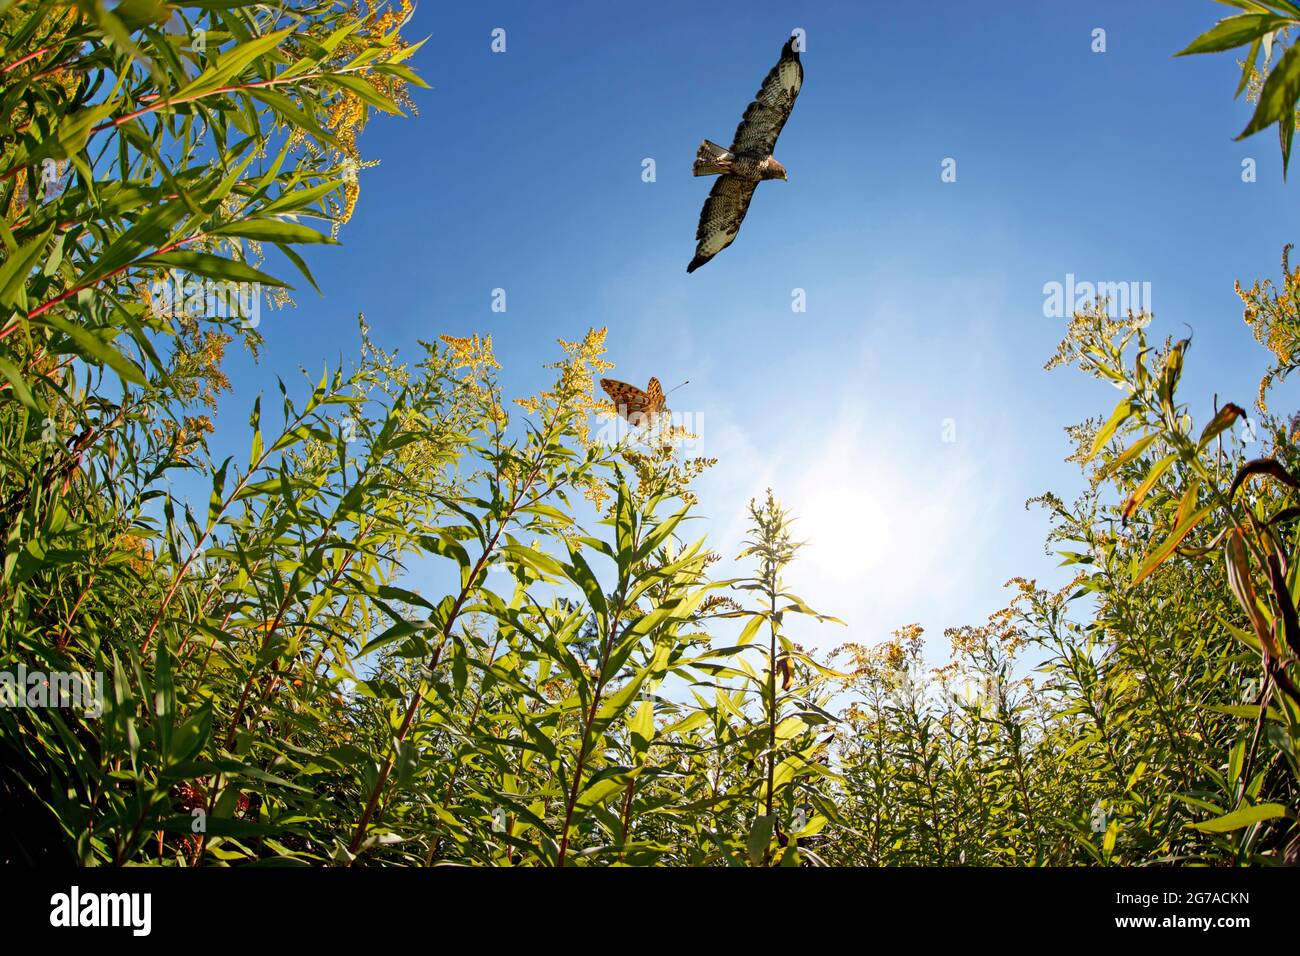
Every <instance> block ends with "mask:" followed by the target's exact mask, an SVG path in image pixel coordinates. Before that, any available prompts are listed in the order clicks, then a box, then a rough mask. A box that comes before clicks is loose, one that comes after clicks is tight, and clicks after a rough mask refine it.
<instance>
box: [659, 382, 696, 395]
mask: <svg viewBox="0 0 1300 956" xmlns="http://www.w3.org/2000/svg"><path fill="white" fill-rule="evenodd" d="M690 384H691V380H690V379H689V378H688V379H687V380H686V381H684V382H682V385H690ZM682 385H674V386H673V387H672V388H670V389H668V391H666V392H664V395H671V394H672V393H673V392H675V391H677V390H678V389H679V388H681V387H682Z"/></svg>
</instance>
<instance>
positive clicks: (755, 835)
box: [745, 816, 776, 866]
mask: <svg viewBox="0 0 1300 956" xmlns="http://www.w3.org/2000/svg"><path fill="white" fill-rule="evenodd" d="M775 826H776V817H770V816H762V817H756V818H755V819H754V825H753V826H752V827H750V829H749V837H748V839H746V840H745V851H746V852H747V853H748V854H749V863H750V865H751V866H762V865H763V860H764V859H765V858H766V857H767V849H768V847H769V846H770V845H771V843H772V830H773V828H774V827H775Z"/></svg>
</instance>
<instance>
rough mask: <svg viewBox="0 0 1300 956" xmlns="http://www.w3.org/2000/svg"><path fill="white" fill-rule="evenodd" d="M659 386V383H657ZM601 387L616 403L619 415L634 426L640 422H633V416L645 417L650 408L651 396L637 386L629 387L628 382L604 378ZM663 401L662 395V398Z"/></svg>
mask: <svg viewBox="0 0 1300 956" xmlns="http://www.w3.org/2000/svg"><path fill="white" fill-rule="evenodd" d="M656 384H658V383H656ZM600 387H601V388H603V389H604V390H605V394H606V395H608V396H609V397H610V399H611V400H612V401H613V402H614V407H615V408H616V409H617V410H618V413H619V414H620V415H622V416H623V417H624V418H626V419H627V420H628V421H630V422H632V423H633V424H634V425H635V424H639V421H633V418H632V416H634V415H636V416H638V417H639V416H643V415H645V413H646V410H647V409H648V408H649V406H650V396H649V395H647V394H646V393H645V392H643V391H641V389H639V388H637V387H636V386H635V385H629V384H628V383H627V382H620V381H619V380H618V379H616V378H602V379H601V380H600ZM660 400H661V401H662V394H661V396H660Z"/></svg>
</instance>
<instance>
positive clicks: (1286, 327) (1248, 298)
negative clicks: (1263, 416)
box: [1234, 243, 1300, 411]
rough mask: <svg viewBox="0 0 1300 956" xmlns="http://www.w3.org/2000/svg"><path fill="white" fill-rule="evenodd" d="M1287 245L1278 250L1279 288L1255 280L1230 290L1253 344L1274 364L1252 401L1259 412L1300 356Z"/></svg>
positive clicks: (1299, 310)
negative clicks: (1237, 300)
mask: <svg viewBox="0 0 1300 956" xmlns="http://www.w3.org/2000/svg"><path fill="white" fill-rule="evenodd" d="M1290 259H1291V245H1290V244H1289V243H1288V244H1287V245H1286V247H1285V248H1283V250H1282V288H1281V289H1277V288H1275V287H1274V285H1273V283H1272V281H1271V280H1268V279H1265V280H1264V281H1263V282H1260V281H1258V280H1256V282H1255V284H1254V285H1252V286H1251V287H1250V288H1249V289H1243V288H1242V287H1241V283H1240V282H1237V283H1235V285H1234V287H1235V289H1236V291H1237V295H1238V296H1239V297H1240V298H1241V301H1242V302H1244V303H1245V304H1246V309H1245V312H1244V313H1243V315H1242V317H1243V318H1244V319H1245V321H1246V324H1247V325H1248V326H1250V330H1251V332H1252V333H1254V335H1255V339H1256V341H1258V342H1259V343H1260V344H1261V345H1263V346H1264V347H1265V348H1266V349H1268V350H1269V351H1270V352H1272V353H1273V357H1274V359H1275V360H1276V361H1275V364H1274V365H1273V367H1272V368H1271V369H1269V371H1268V373H1267V374H1266V375H1265V376H1264V377H1263V378H1262V379H1261V380H1260V383H1259V397H1258V398H1257V399H1256V402H1257V403H1258V405H1259V409H1260V411H1267V410H1268V407H1267V405H1266V403H1265V396H1266V395H1267V393H1268V390H1269V388H1270V387H1272V385H1273V383H1274V382H1275V381H1277V380H1278V379H1281V378H1283V377H1285V376H1286V375H1287V373H1289V372H1290V371H1291V370H1292V369H1293V368H1295V367H1296V365H1297V364H1298V363H1297V356H1300V266H1297V267H1296V268H1295V269H1292V268H1291V262H1290Z"/></svg>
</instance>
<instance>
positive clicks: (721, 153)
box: [694, 139, 731, 176]
mask: <svg viewBox="0 0 1300 956" xmlns="http://www.w3.org/2000/svg"><path fill="white" fill-rule="evenodd" d="M730 169H731V151H730V150H728V149H725V148H724V147H722V146H719V145H718V144H717V143H714V142H712V141H711V140H707V139H706V140H705V141H704V142H702V143H700V149H699V152H697V153H696V154H695V167H694V171H695V175H696V176H717V175H719V174H721V173H725V172H727V171H728V170H730Z"/></svg>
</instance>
